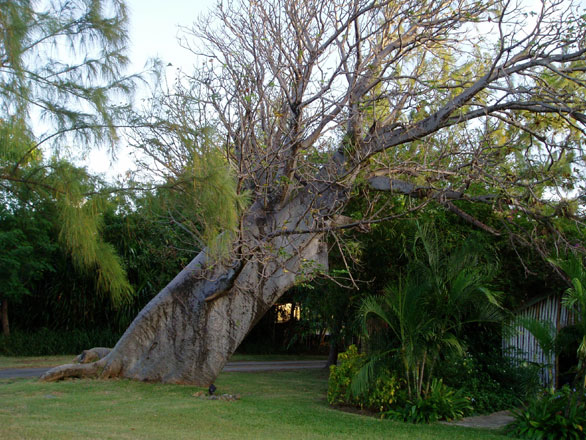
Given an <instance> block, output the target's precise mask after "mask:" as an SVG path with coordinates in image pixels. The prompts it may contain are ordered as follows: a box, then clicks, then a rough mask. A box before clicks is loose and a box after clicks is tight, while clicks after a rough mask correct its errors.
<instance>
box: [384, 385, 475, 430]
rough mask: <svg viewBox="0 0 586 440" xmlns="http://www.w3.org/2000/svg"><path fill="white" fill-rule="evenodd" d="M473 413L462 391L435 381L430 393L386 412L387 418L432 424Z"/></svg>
mask: <svg viewBox="0 0 586 440" xmlns="http://www.w3.org/2000/svg"><path fill="white" fill-rule="evenodd" d="M471 411H472V405H471V402H470V398H468V397H467V396H465V395H464V394H463V393H462V392H461V391H459V390H454V389H452V388H450V387H448V386H447V385H445V384H444V383H443V382H442V380H437V379H433V381H432V383H431V387H430V390H429V393H428V394H427V395H425V396H423V397H419V398H417V399H414V400H409V399H406V401H405V403H404V404H402V405H397V406H395V407H394V408H392V409H390V410H388V411H387V412H385V414H384V415H385V417H389V418H392V419H397V420H402V421H405V422H411V423H431V422H436V421H438V420H455V419H460V418H462V417H463V416H465V415H466V414H468V413H470V412H471Z"/></svg>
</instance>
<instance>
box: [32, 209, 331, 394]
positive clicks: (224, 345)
mask: <svg viewBox="0 0 586 440" xmlns="http://www.w3.org/2000/svg"><path fill="white" fill-rule="evenodd" d="M292 213H293V214H294V213H295V211H294V210H291V209H289V210H287V211H286V212H285V217H287V218H290V217H291V215H292ZM293 216H294V217H295V215H293ZM297 218H299V216H297ZM256 220H259V219H258V217H257V219H256ZM262 220H263V221H262V222H259V221H255V223H257V224H258V223H262V224H263V227H262V228H261V227H258V228H257V227H256V226H254V225H253V223H250V225H249V227H248V230H249V231H251V236H253V237H260V238H262V236H263V235H264V234H266V232H267V231H263V228H265V227H266V229H271V230H275V227H274V226H275V225H279V224H286V223H283V221H284V217H283V215H277V216H273V217H272V218H270V223H271V224H267V218H266V217H265V218H263V219H262ZM319 238H320V236H319V235H315V234H314V235H310V234H294V235H289V236H281V237H275V238H273V239H271V240H267V241H266V242H265V241H262V242H260V243H261V245H262V246H263V247H267V246H269V247H271V248H272V249H274V250H273V251H271V252H272V255H273V256H272V258H268V259H266V260H265V259H263V258H258V255H266V254H264V253H260V254H255V253H251V255H252V258H249V259H248V260H246V261H245V262H244V263H241V266H240V267H235V266H232V267H224V266H221V265H220V264H217V265H216V266H215V268H214V269H213V270H211V271H210V268H209V267H208V266H209V262H208V261H207V258H206V254H205V252H202V253H200V254H199V255H198V256H197V257H196V258H195V259H193V261H191V263H189V265H188V266H187V267H185V268H184V269H183V270H182V271H181V272H180V273H179V274H178V275H177V276H176V277H175V279H173V281H171V282H170V283H169V284H168V285H167V286H166V287H165V288H164V289H163V290H162V291H161V292H160V293H159V294H158V295H157V296H156V297H155V298H153V299H152V300H151V301H150V302H149V303H148V304H147V305H146V307H145V308H144V309H143V310H142V311H141V312H140V313H139V315H138V316H137V317H136V318H135V320H134V321H133V323H132V324H131V325H130V327H129V328H128V329H127V330H126V332H125V333H124V335H123V336H122V338H121V339H120V340H119V341H118V343H117V344H116V346H115V347H114V348H113V349H112V351H111V352H110V353H109V354H108V355H107V356H106V357H104V358H103V359H100V360H99V361H97V362H94V363H91V364H85V365H64V366H61V367H56V368H54V369H52V370H50V371H49V372H47V373H46V374H45V375H44V376H43V377H42V378H41V379H43V380H48V381H51V380H58V379H62V378H64V377H71V376H75V377H86V376H90V377H95V376H99V377H103V378H107V377H125V378H130V379H136V380H143V381H157V382H166V383H183V384H194V385H199V386H208V385H209V384H211V383H212V382H213V381H214V380H215V379H216V377H217V376H218V374H219V373H220V371H221V370H222V368H223V367H224V365H225V363H226V362H227V361H228V359H229V357H230V356H231V355H232V353H234V351H235V350H236V348H237V347H238V345H239V344H240V342H241V341H242V340H243V339H244V337H245V336H246V334H247V333H248V332H249V331H250V329H251V328H252V327H253V326H254V324H255V323H256V322H257V321H258V320H259V319H260V318H261V317H262V316H263V314H264V313H265V312H266V311H267V310H268V309H269V308H270V307H271V306H272V305H273V304H274V303H275V302H276V301H277V300H278V299H279V297H280V296H281V295H282V294H283V293H284V292H285V291H286V290H287V289H289V288H290V287H291V286H293V285H294V284H295V281H296V277H297V276H298V275H299V272H300V270H301V268H302V267H308V266H313V265H314V264H320V265H323V266H326V265H327V254H326V252H325V251H324V250H323V249H322V246H321V245H320V242H319ZM256 240H257V242H258V239H256ZM275 254H276V255H280V257H278V256H275ZM312 261H313V262H314V263H311V262H312Z"/></svg>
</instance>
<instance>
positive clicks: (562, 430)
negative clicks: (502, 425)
mask: <svg viewBox="0 0 586 440" xmlns="http://www.w3.org/2000/svg"><path fill="white" fill-rule="evenodd" d="M583 401H584V390H577V391H576V390H572V389H570V387H569V386H567V385H566V386H564V387H563V388H561V389H559V390H557V391H553V390H547V391H545V392H544V393H543V394H542V395H541V396H540V397H539V398H538V399H533V400H531V401H530V403H529V404H528V405H527V406H526V407H525V408H522V409H519V410H513V415H514V416H515V421H514V422H513V423H511V424H510V425H509V426H508V427H507V432H508V434H509V435H510V436H511V437H515V438H522V439H530V440H542V439H547V440H566V439H568V440H579V439H583V438H584V431H585V430H586V405H584V403H583ZM581 402H582V403H581Z"/></svg>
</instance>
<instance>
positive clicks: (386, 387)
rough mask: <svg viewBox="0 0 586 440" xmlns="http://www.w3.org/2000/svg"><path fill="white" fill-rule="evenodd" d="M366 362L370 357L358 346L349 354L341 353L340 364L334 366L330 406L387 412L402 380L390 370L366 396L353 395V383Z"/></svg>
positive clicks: (331, 369)
mask: <svg viewBox="0 0 586 440" xmlns="http://www.w3.org/2000/svg"><path fill="white" fill-rule="evenodd" d="M366 361H367V358H366V355H365V354H362V353H359V352H358V349H357V348H356V346H354V345H351V346H350V347H348V351H346V352H345V353H340V355H339V356H338V365H337V366H336V365H332V366H331V367H330V378H329V380H328V402H329V403H330V405H340V404H342V405H353V406H357V407H360V408H367V409H370V410H372V411H377V412H383V411H386V410H388V409H389V408H390V407H391V406H392V405H393V404H394V403H395V402H396V395H397V392H398V390H399V388H400V381H399V379H397V377H396V376H395V375H393V374H391V373H390V372H389V371H388V370H384V371H382V372H380V374H379V375H378V376H377V378H376V379H375V380H374V381H373V382H372V383H371V384H369V386H368V388H367V390H366V391H365V392H364V393H363V394H361V395H354V394H352V392H351V389H350V385H351V384H352V380H353V379H354V377H355V376H356V374H357V373H358V371H359V370H360V368H362V366H363V365H364V364H365V363H366Z"/></svg>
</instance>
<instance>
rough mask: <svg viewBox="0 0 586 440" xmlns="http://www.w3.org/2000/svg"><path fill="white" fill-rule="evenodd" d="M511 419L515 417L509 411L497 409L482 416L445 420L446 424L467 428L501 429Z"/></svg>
mask: <svg viewBox="0 0 586 440" xmlns="http://www.w3.org/2000/svg"><path fill="white" fill-rule="evenodd" d="M513 420H515V419H514V417H513V416H512V415H511V413H510V412H509V411H499V412H496V413H493V414H487V415H484V416H474V417H465V418H463V419H461V420H456V421H454V422H446V425H455V426H465V427H467V428H487V429H501V428H504V427H505V426H506V425H508V424H509V423H511V422H512V421H513Z"/></svg>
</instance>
